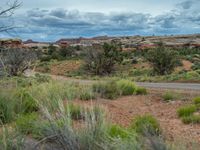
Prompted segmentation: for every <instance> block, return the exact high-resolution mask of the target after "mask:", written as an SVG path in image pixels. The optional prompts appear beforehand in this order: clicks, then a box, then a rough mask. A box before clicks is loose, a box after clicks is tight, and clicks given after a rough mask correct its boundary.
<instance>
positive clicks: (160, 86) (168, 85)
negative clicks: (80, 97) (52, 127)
mask: <svg viewBox="0 0 200 150" xmlns="http://www.w3.org/2000/svg"><path fill="white" fill-rule="evenodd" d="M51 77H52V78H53V79H57V80H68V81H74V82H80V83H83V84H91V83H95V82H98V81H95V80H82V79H73V78H67V77H62V76H55V75H52V76H51ZM136 84H137V85H138V86H142V87H146V88H158V89H177V90H178V89H180V90H195V91H196V90H197V91H200V84H198V83H197V84H194V83H149V82H136Z"/></svg>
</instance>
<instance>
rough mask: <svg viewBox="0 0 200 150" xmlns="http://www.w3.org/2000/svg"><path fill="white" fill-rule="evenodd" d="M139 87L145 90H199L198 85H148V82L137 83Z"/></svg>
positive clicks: (199, 86)
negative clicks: (145, 88)
mask: <svg viewBox="0 0 200 150" xmlns="http://www.w3.org/2000/svg"><path fill="white" fill-rule="evenodd" d="M136 84H137V85H139V86H143V87H147V88H161V89H182V90H199V91H200V84H198V83H197V84H194V83H148V82H137V83H136Z"/></svg>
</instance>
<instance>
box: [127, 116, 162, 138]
mask: <svg viewBox="0 0 200 150" xmlns="http://www.w3.org/2000/svg"><path fill="white" fill-rule="evenodd" d="M130 128H131V129H134V130H135V131H136V132H137V133H139V134H143V135H145V134H153V135H154V134H156V135H158V134H160V132H161V129H160V125H159V123H158V121H157V120H156V119H155V118H154V117H153V116H151V115H144V116H137V117H136V118H135V119H134V120H133V121H132V123H131V126H130Z"/></svg>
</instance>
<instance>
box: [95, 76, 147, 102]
mask: <svg viewBox="0 0 200 150" xmlns="http://www.w3.org/2000/svg"><path fill="white" fill-rule="evenodd" d="M93 91H94V92H96V93H99V94H100V96H101V97H103V98H107V99H115V98H117V97H119V96H122V95H123V96H126V95H133V94H137V95H140V94H141V95H142V94H147V91H146V89H145V88H140V87H136V85H135V84H134V82H132V81H130V80H125V79H122V80H118V81H117V80H111V81H108V82H101V83H96V84H94V85H93Z"/></svg>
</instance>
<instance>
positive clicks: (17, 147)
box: [0, 126, 24, 150]
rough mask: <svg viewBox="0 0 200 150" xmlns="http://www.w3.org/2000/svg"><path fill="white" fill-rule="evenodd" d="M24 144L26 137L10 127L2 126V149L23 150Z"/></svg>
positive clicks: (0, 143)
mask: <svg viewBox="0 0 200 150" xmlns="http://www.w3.org/2000/svg"><path fill="white" fill-rule="evenodd" d="M23 146H24V137H23V136H22V135H20V134H18V133H17V132H16V131H14V130H10V128H9V127H5V126H2V127H1V134H0V149H1V150H21V149H23Z"/></svg>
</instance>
